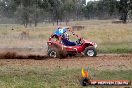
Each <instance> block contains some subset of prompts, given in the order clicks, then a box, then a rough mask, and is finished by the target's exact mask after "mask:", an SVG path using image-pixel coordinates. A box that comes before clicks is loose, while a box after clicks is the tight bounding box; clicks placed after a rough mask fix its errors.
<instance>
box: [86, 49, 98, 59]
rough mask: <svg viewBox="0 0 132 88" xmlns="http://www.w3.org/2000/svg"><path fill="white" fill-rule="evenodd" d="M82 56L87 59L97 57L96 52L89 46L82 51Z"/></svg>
mask: <svg viewBox="0 0 132 88" xmlns="http://www.w3.org/2000/svg"><path fill="white" fill-rule="evenodd" d="M84 55H85V56H89V57H95V56H96V55H97V51H96V49H95V48H94V47H93V46H90V47H87V48H86V49H85V50H84Z"/></svg>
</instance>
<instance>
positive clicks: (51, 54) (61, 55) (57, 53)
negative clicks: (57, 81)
mask: <svg viewBox="0 0 132 88" xmlns="http://www.w3.org/2000/svg"><path fill="white" fill-rule="evenodd" d="M48 56H49V57H52V58H60V59H62V58H65V57H66V55H65V54H64V53H62V52H61V51H59V50H58V49H56V48H53V49H49V50H48Z"/></svg>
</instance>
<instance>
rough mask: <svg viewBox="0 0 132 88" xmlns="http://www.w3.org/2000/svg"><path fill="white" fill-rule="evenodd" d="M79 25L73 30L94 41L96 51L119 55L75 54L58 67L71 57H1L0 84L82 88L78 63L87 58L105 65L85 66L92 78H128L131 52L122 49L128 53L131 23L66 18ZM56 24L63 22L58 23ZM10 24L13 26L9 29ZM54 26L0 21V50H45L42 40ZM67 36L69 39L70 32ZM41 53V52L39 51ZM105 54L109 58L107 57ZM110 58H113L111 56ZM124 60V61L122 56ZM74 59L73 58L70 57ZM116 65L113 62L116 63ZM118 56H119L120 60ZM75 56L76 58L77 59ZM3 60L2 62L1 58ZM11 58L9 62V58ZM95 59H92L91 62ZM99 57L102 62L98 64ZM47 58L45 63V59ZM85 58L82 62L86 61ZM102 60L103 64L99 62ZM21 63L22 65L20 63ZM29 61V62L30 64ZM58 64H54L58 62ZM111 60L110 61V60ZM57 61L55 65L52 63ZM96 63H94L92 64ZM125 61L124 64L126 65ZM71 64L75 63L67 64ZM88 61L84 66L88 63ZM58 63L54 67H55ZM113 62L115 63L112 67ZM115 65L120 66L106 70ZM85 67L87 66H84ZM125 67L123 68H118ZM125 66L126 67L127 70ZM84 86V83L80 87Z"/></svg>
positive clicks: (9, 87)
mask: <svg viewBox="0 0 132 88" xmlns="http://www.w3.org/2000/svg"><path fill="white" fill-rule="evenodd" d="M72 25H83V26H85V30H81V31H75V33H77V34H79V35H80V36H82V37H84V38H85V39H90V40H91V41H93V42H96V43H97V44H98V48H97V50H98V53H108V54H109V53H113V54H117V53H120V54H122V56H119V57H118V56H116V57H114V56H109V57H107V56H106V57H105V56H104V57H103V56H102V57H96V58H94V60H93V59H91V58H88V59H89V60H87V58H85V57H84V61H83V58H81V57H79V59H78V58H76V59H77V60H75V62H76V64H75V63H74V61H73V62H72V63H71V64H68V66H65V65H64V67H63V68H61V65H62V66H63V64H65V63H66V62H67V63H68V61H69V63H70V60H71V61H72V59H69V58H68V59H66V60H62V61H61V60H58V62H55V61H54V60H51V61H50V60H49V61H48V60H41V61H37V60H31V62H30V60H26V59H25V60H18V63H16V62H17V61H15V60H14V62H13V60H12V61H11V60H7V61H5V59H2V60H1V63H0V88H83V87H82V86H81V85H80V83H79V80H80V78H81V68H82V67H79V66H78V65H80V64H83V62H86V61H87V62H90V63H89V64H90V65H91V66H93V67H99V66H100V67H99V68H105V67H106V68H105V70H97V69H94V68H93V67H88V68H89V69H90V70H89V72H90V75H91V77H92V79H128V80H131V81H132V76H131V74H132V70H130V68H131V66H130V67H129V65H131V63H132V61H131V56H127V55H126V56H123V53H129V54H132V23H128V24H113V23H112V21H111V20H89V21H76V22H70V23H69V26H72ZM60 26H65V24H64V23H61V25H60ZM12 28H13V29H14V30H12ZM55 28H57V26H53V25H52V24H39V25H38V27H36V28H34V27H28V28H24V27H23V26H22V25H18V24H13V25H11V24H6V25H5V24H0V49H1V50H0V51H2V49H3V50H4V49H7V50H8V49H9V48H13V49H21V50H22V51H24V52H25V53H28V51H30V48H32V49H33V51H36V52H37V53H40V52H41V50H44V51H46V41H47V40H48V38H49V36H50V35H51V34H52V33H53V32H54V31H55V30H54V29H55ZM23 31H24V32H26V33H27V34H28V33H29V36H28V38H26V39H20V35H21V33H22V32H23ZM71 38H72V39H73V37H72V35H71ZM42 53H43V52H42ZM109 58H110V59H111V60H112V61H111V60H109ZM112 58H113V59H112ZM124 58H125V59H126V60H128V61H126V62H123V61H125V59H124ZM74 59H75V58H74ZM118 59H119V64H117V66H116V65H115V64H114V63H118ZM120 59H121V60H120ZM78 60H79V62H77V61H78ZM2 61H3V62H2ZM10 61H11V62H10ZM94 61H96V63H95V62H94ZM101 61H102V64H100V63H101ZM48 62H49V63H48ZM87 62H86V63H85V64H87ZM104 62H105V64H103V63H104ZM22 63H25V64H26V65H23V64H22ZM31 63H32V64H33V65H30V64H31ZM43 63H45V64H46V65H48V64H53V66H52V67H54V66H55V67H54V69H50V67H48V66H47V67H45V66H44V65H42V64H43ZM60 63H61V65H58V64H60ZM111 63H112V64H111ZM55 64H57V65H55ZM96 64H97V66H94V65H96ZM126 64H127V66H126ZM72 65H75V67H74V66H73V67H71V68H70V66H72ZM90 65H88V66H90ZM57 66H58V67H57ZM76 66H77V67H79V68H76ZM114 66H115V67H114ZM107 67H108V68H109V69H110V68H112V67H113V68H112V69H116V68H119V69H120V70H107ZM86 68H87V66H86ZM123 68H125V70H122V69H123ZM128 68H129V70H127V69H128ZM84 88H85V87H84ZM88 88H132V87H129V86H90V87H88Z"/></svg>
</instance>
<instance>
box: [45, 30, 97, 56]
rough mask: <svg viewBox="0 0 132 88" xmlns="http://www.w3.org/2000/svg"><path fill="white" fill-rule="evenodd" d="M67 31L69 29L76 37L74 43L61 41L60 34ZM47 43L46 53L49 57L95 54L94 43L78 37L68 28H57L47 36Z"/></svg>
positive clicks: (95, 45)
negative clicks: (68, 43) (67, 43)
mask: <svg viewBox="0 0 132 88" xmlns="http://www.w3.org/2000/svg"><path fill="white" fill-rule="evenodd" d="M67 31H70V32H71V33H72V34H73V35H75V36H76V37H77V38H78V40H77V41H76V45H74V46H68V45H64V44H63V43H62V35H63V34H64V33H66V32H67ZM47 45H48V50H47V53H48V56H49V57H54V58H57V57H58V58H63V57H66V56H74V55H77V54H83V55H85V56H90V57H94V56H96V55H97V51H96V47H97V44H96V43H94V42H91V41H89V40H85V39H83V38H81V37H79V36H78V35H76V34H75V33H74V32H73V31H71V30H69V28H58V29H57V30H56V32H55V33H54V34H53V35H51V37H50V38H49V41H48V42H47Z"/></svg>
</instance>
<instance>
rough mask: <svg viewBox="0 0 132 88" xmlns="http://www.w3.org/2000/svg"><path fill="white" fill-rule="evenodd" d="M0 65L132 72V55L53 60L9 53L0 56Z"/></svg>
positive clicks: (40, 56)
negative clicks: (88, 68)
mask: <svg viewBox="0 0 132 88" xmlns="http://www.w3.org/2000/svg"><path fill="white" fill-rule="evenodd" d="M0 65H2V66H3V65H9V66H10V65H21V66H23V65H30V66H44V67H46V68H49V69H54V68H82V67H92V68H94V69H96V70H132V54H130V55H99V56H98V57H72V58H70V57H68V58H65V59H53V58H48V57H47V56H42V55H31V54H29V55H20V54H17V53H11V52H7V53H1V54H0Z"/></svg>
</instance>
